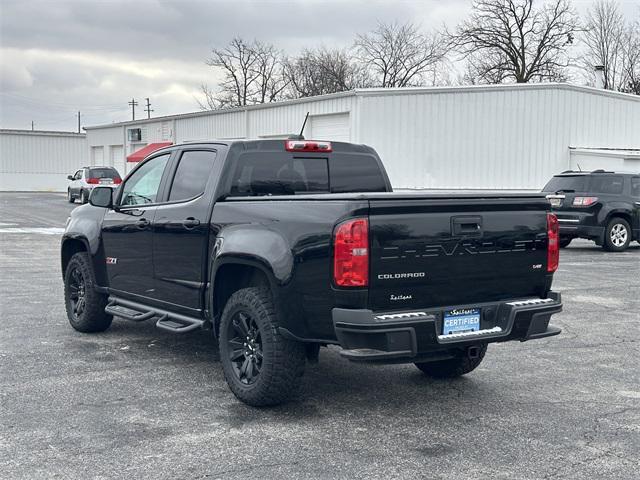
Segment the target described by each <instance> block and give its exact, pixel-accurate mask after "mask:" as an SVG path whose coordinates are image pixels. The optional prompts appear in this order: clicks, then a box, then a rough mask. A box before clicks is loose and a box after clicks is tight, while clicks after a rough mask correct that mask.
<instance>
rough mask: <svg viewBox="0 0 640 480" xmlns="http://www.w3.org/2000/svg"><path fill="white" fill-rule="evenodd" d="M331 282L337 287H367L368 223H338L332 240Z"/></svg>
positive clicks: (361, 219) (357, 219) (363, 219)
mask: <svg viewBox="0 0 640 480" xmlns="http://www.w3.org/2000/svg"><path fill="white" fill-rule="evenodd" d="M333 280H334V282H335V284H336V285H337V286H339V287H366V286H367V285H369V221H368V220H367V219H366V218H356V219H353V220H347V221H346V222H343V223H340V224H339V225H338V226H337V227H336V229H335V234H334V240H333Z"/></svg>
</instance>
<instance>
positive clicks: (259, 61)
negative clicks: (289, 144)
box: [198, 37, 286, 110]
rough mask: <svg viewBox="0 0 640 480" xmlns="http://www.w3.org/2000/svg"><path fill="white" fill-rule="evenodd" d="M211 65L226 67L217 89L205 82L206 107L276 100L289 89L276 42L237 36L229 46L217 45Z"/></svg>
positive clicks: (202, 101) (210, 60)
mask: <svg viewBox="0 0 640 480" xmlns="http://www.w3.org/2000/svg"><path fill="white" fill-rule="evenodd" d="M206 63H207V65H209V66H211V67H214V68H217V69H220V70H222V73H223V75H224V78H223V80H222V81H221V82H220V83H219V85H218V88H217V89H216V90H213V89H211V88H210V87H209V86H208V85H206V84H203V85H201V87H200V89H201V92H202V95H203V100H198V103H199V104H200V108H202V109H206V110H209V109H220V108H229V107H242V106H245V105H252V104H256V103H265V102H273V101H275V100H277V98H278V96H279V95H280V94H281V93H282V91H283V90H284V88H285V86H286V85H285V83H284V78H283V76H282V73H283V72H282V61H281V54H280V52H279V51H278V50H276V48H275V47H274V46H273V45H269V44H264V43H261V42H259V41H257V40H254V41H253V42H252V43H247V42H245V41H244V40H243V39H242V38H239V37H236V38H234V39H233V40H232V41H231V42H230V43H229V45H227V46H226V47H225V48H214V49H213V50H212V56H211V58H209V59H208V60H207V62H206Z"/></svg>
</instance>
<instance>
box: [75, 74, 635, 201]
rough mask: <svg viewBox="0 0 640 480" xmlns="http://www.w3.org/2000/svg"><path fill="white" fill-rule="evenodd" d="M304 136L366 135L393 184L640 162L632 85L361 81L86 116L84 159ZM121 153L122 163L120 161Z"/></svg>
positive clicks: (358, 139)
mask: <svg viewBox="0 0 640 480" xmlns="http://www.w3.org/2000/svg"><path fill="white" fill-rule="evenodd" d="M307 112H309V113H310V116H309V121H308V122H307V125H306V127H305V130H304V135H305V137H306V138H313V139H316V140H334V141H338V140H341V141H350V142H355V143H365V144H368V145H371V146H373V147H374V148H375V149H376V150H377V151H378V153H379V154H380V156H381V157H382V160H383V162H384V164H385V166H386V168H387V170H388V172H389V176H390V179H391V183H392V184H393V186H394V187H396V188H510V189H539V188H540V187H542V186H543V185H544V184H545V183H546V181H547V180H548V179H549V177H551V176H552V175H553V174H555V173H558V172H560V171H563V170H567V169H570V168H577V165H578V164H580V167H581V168H582V169H595V168H609V169H613V168H615V169H619V170H620V169H622V170H633V171H640V97H639V96H634V95H627V94H622V93H616V92H610V91H605V90H601V89H595V88H589V87H577V86H572V85H567V84H520V85H491V86H471V87H434V88H399V89H359V90H355V91H350V92H344V93H337V94H331V95H323V96H319V97H311V98H305V99H298V100H291V101H286V102H280V103H275V104H264V105H255V106H250V107H246V108H234V109H229V110H222V111H213V112H211V111H208V112H196V113H188V114H184V115H174V116H168V117H160V118H154V119H151V120H138V121H135V122H123V123H117V124H111V125H102V126H95V127H87V128H86V131H87V141H88V149H89V150H88V160H89V163H90V164H92V165H98V164H101V165H104V164H106V165H113V166H115V167H116V168H117V169H118V170H119V171H120V172H121V174H122V173H126V172H127V171H128V170H130V166H131V165H133V163H131V162H127V161H126V157H127V156H129V155H131V154H133V153H134V152H136V151H139V150H140V149H141V148H143V147H145V146H147V145H151V144H156V143H162V142H172V143H180V142H190V141H198V140H211V139H243V138H286V137H287V136H288V135H290V134H294V133H299V131H300V127H301V126H302V122H303V120H304V117H305V114H306V113H307ZM127 165H129V166H127Z"/></svg>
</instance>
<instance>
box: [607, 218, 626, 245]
mask: <svg viewBox="0 0 640 480" xmlns="http://www.w3.org/2000/svg"><path fill="white" fill-rule="evenodd" d="M630 243H631V227H630V226H629V223H628V222H627V221H626V220H625V219H624V218H620V217H614V218H612V219H611V220H610V221H609V223H608V224H607V228H606V229H605V232H604V248H605V250H609V251H610V252H623V251H624V250H626V249H627V248H628V247H629V244H630Z"/></svg>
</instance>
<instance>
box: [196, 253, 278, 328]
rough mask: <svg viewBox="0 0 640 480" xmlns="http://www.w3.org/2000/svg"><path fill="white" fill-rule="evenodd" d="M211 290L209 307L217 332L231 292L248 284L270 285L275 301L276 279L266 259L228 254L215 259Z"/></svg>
mask: <svg viewBox="0 0 640 480" xmlns="http://www.w3.org/2000/svg"><path fill="white" fill-rule="evenodd" d="M209 285H210V287H209V288H210V290H209V292H207V296H206V298H207V302H208V304H207V310H208V311H209V312H210V314H211V315H210V316H211V319H212V322H213V328H214V333H215V335H216V337H217V336H218V326H219V322H220V317H221V316H222V312H223V310H224V307H225V305H226V304H227V302H228V300H229V298H231V295H233V294H234V293H235V292H237V291H238V290H241V289H243V288H248V287H267V288H268V289H269V291H270V292H271V295H272V298H273V301H274V304H276V292H277V282H276V280H275V276H274V273H273V270H272V269H271V266H270V265H268V263H267V262H266V261H265V260H264V259H259V258H245V257H237V256H231V255H226V256H223V257H218V258H216V259H215V261H214V264H213V268H212V273H211V281H210V283H209Z"/></svg>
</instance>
